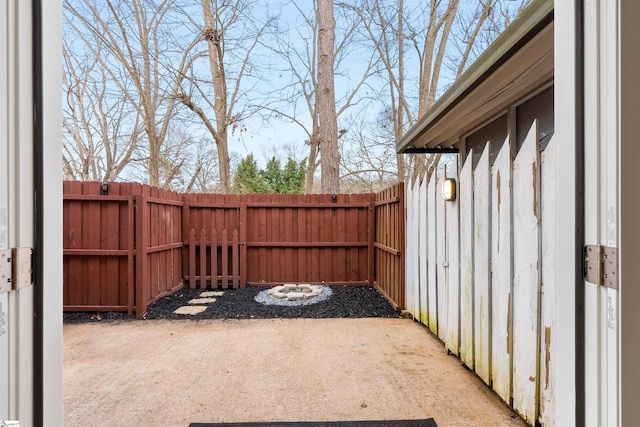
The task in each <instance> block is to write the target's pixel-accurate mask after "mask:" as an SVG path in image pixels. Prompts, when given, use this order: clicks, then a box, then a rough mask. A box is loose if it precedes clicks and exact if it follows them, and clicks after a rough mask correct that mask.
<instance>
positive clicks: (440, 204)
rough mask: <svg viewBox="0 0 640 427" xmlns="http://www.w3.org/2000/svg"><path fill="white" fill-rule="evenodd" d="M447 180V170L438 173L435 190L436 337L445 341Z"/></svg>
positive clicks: (447, 275) (446, 302)
mask: <svg viewBox="0 0 640 427" xmlns="http://www.w3.org/2000/svg"><path fill="white" fill-rule="evenodd" d="M445 179H447V170H446V168H445V169H443V170H442V171H441V172H440V173H438V180H437V181H436V182H437V188H436V196H435V197H436V268H437V269H436V280H437V282H436V286H437V288H438V290H437V294H438V337H439V338H440V339H441V340H442V341H445V342H446V340H447V333H448V332H447V323H448V321H447V308H448V297H449V268H448V266H447V218H446V217H445V203H447V202H445V201H444V199H443V198H442V197H441V195H440V192H441V191H440V189H441V188H442V183H443V181H444V180H445Z"/></svg>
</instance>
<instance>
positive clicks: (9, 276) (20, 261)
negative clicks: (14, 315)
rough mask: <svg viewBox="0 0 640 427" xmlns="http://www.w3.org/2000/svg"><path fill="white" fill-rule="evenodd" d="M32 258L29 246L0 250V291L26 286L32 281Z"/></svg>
mask: <svg viewBox="0 0 640 427" xmlns="http://www.w3.org/2000/svg"><path fill="white" fill-rule="evenodd" d="M32 259H33V249H31V248H13V249H5V250H1V251H0V293H3V292H9V291H10V290H12V289H22V288H26V287H27V286H30V285H31V283H33V268H32V267H31V266H32V265H33V263H32Z"/></svg>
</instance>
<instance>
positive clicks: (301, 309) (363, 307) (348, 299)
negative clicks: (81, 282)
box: [64, 285, 400, 323]
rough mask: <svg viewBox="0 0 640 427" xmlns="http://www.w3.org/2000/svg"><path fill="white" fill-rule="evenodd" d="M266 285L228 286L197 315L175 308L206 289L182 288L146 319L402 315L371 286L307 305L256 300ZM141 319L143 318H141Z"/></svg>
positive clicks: (337, 289) (112, 316) (85, 317)
mask: <svg viewBox="0 0 640 427" xmlns="http://www.w3.org/2000/svg"><path fill="white" fill-rule="evenodd" d="M265 289H267V288H265V287H264V286H251V285H248V286H247V287H246V288H245V289H228V290H225V293H224V295H223V296H219V297H215V298H216V302H214V303H212V304H209V305H208V308H207V309H206V310H205V311H204V312H202V313H199V314H196V315H179V314H174V313H173V311H174V310H175V309H177V308H178V307H181V306H183V305H188V301H189V300H191V299H193V298H196V297H198V296H199V295H200V293H201V292H203V290H202V289H181V290H179V291H178V292H176V293H174V294H173V295H169V296H167V297H164V298H161V299H160V300H158V301H156V302H154V303H153V304H151V305H150V306H149V308H148V309H147V314H146V316H145V319H191V320H202V319H274V318H282V319H297V318H316V319H319V318H338V317H400V315H399V314H398V312H396V311H395V310H394V309H393V307H392V306H391V304H390V303H389V302H388V301H387V300H386V299H385V298H384V297H383V296H382V295H381V294H380V293H379V292H378V291H377V290H376V289H374V288H372V287H370V286H359V285H357V286H354V285H349V286H331V290H332V291H333V294H332V295H331V296H330V297H329V298H328V299H326V300H324V301H321V302H318V303H316V304H311V305H305V306H293V307H283V306H278V305H265V304H261V303H258V302H256V301H255V300H254V298H255V296H256V295H257V294H258V293H259V292H260V291H262V290H265ZM138 319H139V318H138ZM105 320H107V321H108V320H133V319H131V318H129V317H128V316H127V314H126V313H64V321H65V323H73V322H97V321H105Z"/></svg>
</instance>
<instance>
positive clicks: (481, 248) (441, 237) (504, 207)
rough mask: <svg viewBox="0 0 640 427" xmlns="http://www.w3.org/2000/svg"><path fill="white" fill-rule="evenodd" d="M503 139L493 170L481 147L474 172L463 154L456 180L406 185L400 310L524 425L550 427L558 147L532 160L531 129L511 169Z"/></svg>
mask: <svg viewBox="0 0 640 427" xmlns="http://www.w3.org/2000/svg"><path fill="white" fill-rule="evenodd" d="M511 140H512V139H511V138H509V137H507V140H506V141H505V143H504V144H503V145H502V148H501V150H500V152H499V153H498V155H497V157H496V159H495V161H494V164H493V165H490V159H489V157H490V156H489V153H490V147H489V144H487V145H486V146H485V147H484V149H483V151H482V155H481V156H480V159H479V160H478V163H477V165H475V167H474V166H473V164H472V163H473V155H469V156H467V158H466V161H465V162H464V164H463V165H462V167H461V171H460V174H459V175H458V174H457V168H456V169H453V170H451V171H449V172H447V171H446V170H443V171H439V172H438V173H437V174H434V175H433V176H432V177H431V179H430V180H429V182H428V183H427V184H426V185H417V184H416V185H413V186H409V187H407V193H408V194H407V212H408V213H410V214H409V215H408V218H409V223H408V224H407V230H410V232H408V233H407V248H408V252H407V277H409V272H411V273H412V274H413V276H414V279H413V280H411V281H409V280H408V281H407V295H414V297H413V301H414V302H413V303H409V302H407V307H408V309H409V311H410V312H411V313H412V314H413V316H414V318H415V319H416V320H417V321H420V322H422V323H424V324H425V325H426V326H428V327H429V328H430V329H431V330H432V331H433V332H434V333H436V334H437V335H438V337H439V338H440V339H441V340H442V341H443V342H444V344H445V346H446V347H447V349H449V350H450V351H451V352H452V353H453V354H456V355H459V356H460V359H461V361H462V362H463V363H464V364H465V365H467V366H468V367H469V368H470V369H473V370H474V371H475V372H476V374H478V376H479V377H480V378H482V379H483V380H484V381H485V382H486V383H487V384H488V385H489V386H491V387H492V388H493V389H494V390H495V391H496V393H497V394H498V395H499V396H500V397H501V398H502V399H503V400H504V401H505V402H507V403H509V404H512V406H513V408H514V409H515V410H516V411H517V412H518V413H520V414H521V416H522V417H523V418H525V419H526V420H527V422H528V423H529V424H531V425H534V424H535V423H536V421H540V422H541V423H543V424H544V425H553V418H554V411H555V406H554V396H555V393H554V384H555V382H554V378H553V373H554V372H555V365H554V363H555V359H554V348H553V346H552V345H551V337H552V334H553V328H554V325H555V322H554V318H555V305H554V301H555V298H554V292H555V283H556V282H555V280H554V275H553V272H554V269H555V259H556V256H557V252H556V249H555V238H554V233H556V229H555V227H554V221H553V218H554V215H555V214H556V210H555V197H556V193H555V184H556V179H555V176H554V175H555V172H556V170H555V165H556V164H557V162H556V151H557V150H556V149H555V146H556V144H557V143H556V142H555V139H554V138H552V140H551V141H550V142H549V144H548V146H547V148H546V150H545V151H544V152H543V154H542V160H543V162H541V155H540V145H539V142H538V140H537V122H534V124H533V126H532V127H531V129H530V132H529V135H528V137H527V138H526V140H525V142H524V144H523V145H522V147H521V149H520V150H519V152H518V154H517V155H516V157H515V158H514V159H513V161H512V160H511V153H512V152H513V151H512V147H510V145H509V144H510V141H511ZM447 174H448V176H449V177H453V178H455V179H456V181H457V183H458V195H457V198H456V201H454V202H444V201H443V199H442V198H441V197H440V187H439V185H440V183H441V182H442V180H443V179H444V178H445V177H446V176H447ZM436 183H438V185H436ZM424 228H426V233H425V232H424ZM424 238H426V239H427V242H426V247H427V249H426V256H425V254H424V252H425V251H424V249H418V250H416V248H424V247H425V242H424V241H422V239H424ZM411 240H413V242H410V241H411ZM425 266H426V272H425V268H424V267H425ZM416 273H417V276H416ZM425 275H426V283H425V277H424V276H425ZM425 289H426V291H427V295H426V296H425V295H424V290H425ZM420 296H421V297H420Z"/></svg>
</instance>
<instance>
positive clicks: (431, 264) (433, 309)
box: [426, 173, 438, 335]
mask: <svg viewBox="0 0 640 427" xmlns="http://www.w3.org/2000/svg"><path fill="white" fill-rule="evenodd" d="M437 180H438V177H437V176H436V174H435V173H434V174H433V175H431V179H430V180H429V184H428V185H427V203H426V205H427V236H429V237H430V239H429V245H428V248H427V254H428V255H429V257H428V258H427V277H428V283H427V286H428V288H429V289H428V290H427V292H428V294H429V296H428V299H429V329H430V330H431V332H433V333H434V334H436V335H437V334H438V287H437V286H438V282H437V273H436V271H437V265H436V262H437V260H436V254H437V248H438V246H437V241H436V239H437V229H436V227H437V224H436V195H437V194H436V182H437Z"/></svg>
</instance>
